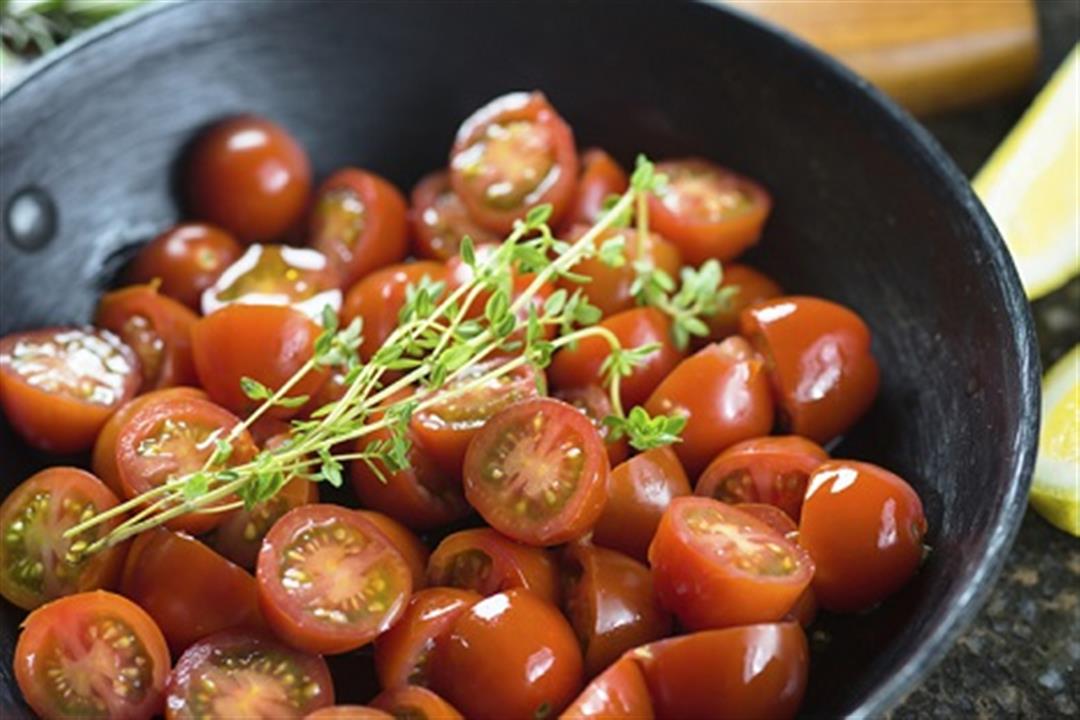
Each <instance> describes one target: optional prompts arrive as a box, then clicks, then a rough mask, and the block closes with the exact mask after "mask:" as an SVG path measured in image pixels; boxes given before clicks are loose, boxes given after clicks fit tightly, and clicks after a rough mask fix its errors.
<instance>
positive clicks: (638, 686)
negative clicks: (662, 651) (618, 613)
mask: <svg viewBox="0 0 1080 720" xmlns="http://www.w3.org/2000/svg"><path fill="white" fill-rule="evenodd" d="M655 717H656V714H655V713H654V712H653V706H652V699H651V698H650V697H649V688H648V686H647V685H646V684H645V676H644V675H642V674H641V668H640V667H639V666H638V664H637V662H636V661H635V660H632V659H631V658H628V657H624V658H622V659H620V660H617V661H616V662H615V663H614V664H613V665H612V666H611V667H609V668H608V669H607V670H605V671H604V672H602V673H600V674H599V675H597V676H596V678H595V679H594V680H593V681H592V682H591V683H589V684H588V686H587V687H586V688H585V690H583V691H582V693H581V694H580V695H578V696H577V699H576V700H574V702H572V703H570V707H568V708H566V710H564V711H563V713H562V715H560V716H559V720H592V719H593V718H596V719H597V720H600V719H601V718H602V719H603V720H623V718H625V720H653V718H655Z"/></svg>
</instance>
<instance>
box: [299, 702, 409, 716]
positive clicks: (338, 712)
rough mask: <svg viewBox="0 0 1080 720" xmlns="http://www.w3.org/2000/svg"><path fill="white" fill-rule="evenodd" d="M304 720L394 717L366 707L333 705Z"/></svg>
mask: <svg viewBox="0 0 1080 720" xmlns="http://www.w3.org/2000/svg"><path fill="white" fill-rule="evenodd" d="M304 720H394V716H393V715H391V714H390V713H388V712H383V711H382V710H379V709H378V708H373V707H368V706H367V705H335V706H334V707H328V708H323V709H321V710H316V711H315V712H313V713H311V714H310V715H308V716H307V717H306V718H304Z"/></svg>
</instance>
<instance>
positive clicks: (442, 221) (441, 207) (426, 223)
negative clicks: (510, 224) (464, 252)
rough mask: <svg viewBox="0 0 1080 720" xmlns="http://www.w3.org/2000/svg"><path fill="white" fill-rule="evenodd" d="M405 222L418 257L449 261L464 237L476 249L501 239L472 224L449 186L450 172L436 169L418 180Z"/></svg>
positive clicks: (459, 200)
mask: <svg viewBox="0 0 1080 720" xmlns="http://www.w3.org/2000/svg"><path fill="white" fill-rule="evenodd" d="M411 200H412V204H411V206H410V208H409V223H410V225H411V227H412V236H413V239H414V240H415V247H414V249H415V251H416V255H417V256H418V257H422V258H430V259H432V260H449V259H450V258H452V257H455V256H457V254H458V250H459V249H460V247H461V238H462V237H463V236H465V235H468V236H469V237H470V238H472V241H473V244H474V245H475V246H476V247H481V246H483V245H491V244H494V243H498V242H500V241H501V240H502V238H501V237H499V236H498V235H496V234H495V233H493V232H491V231H490V230H488V229H487V228H484V227H482V226H480V225H478V224H477V223H475V222H474V221H473V220H472V218H470V217H469V215H468V211H467V210H466V209H465V205H464V204H463V203H462V202H461V198H459V197H458V196H457V195H456V194H455V193H454V190H453V188H451V187H450V173H449V172H448V171H446V170H436V171H435V172H432V173H428V174H427V175H425V176H424V177H422V178H421V179H420V182H418V183H417V184H416V187H414V188H413V191H412V197H411Z"/></svg>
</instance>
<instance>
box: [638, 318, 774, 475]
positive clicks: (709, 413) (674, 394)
mask: <svg viewBox="0 0 1080 720" xmlns="http://www.w3.org/2000/svg"><path fill="white" fill-rule="evenodd" d="M645 409H646V410H648V411H649V413H650V414H651V415H661V414H662V415H684V416H686V418H687V422H686V427H685V428H684V429H683V432H682V441H681V442H678V443H676V444H675V445H673V446H672V447H673V448H674V450H675V454H676V455H678V456H679V460H680V461H682V464H683V467H684V468H686V471H687V472H688V473H689V474H690V476H691V477H696V476H697V475H699V474H700V473H701V471H702V470H704V469H705V466H706V465H708V464H709V461H710V460H712V459H713V458H714V457H716V455H717V453H719V452H721V451H722V450H724V449H726V448H728V447H730V446H732V445H734V444H735V443H737V442H739V441H740V440H746V439H747V438H752V437H757V436H758V435H766V434H768V432H769V431H770V430H771V429H772V426H773V403H772V395H771V393H770V391H769V379H768V377H766V375H765V368H764V363H763V362H762V360H761V358H760V357H758V355H757V354H756V353H755V352H754V349H753V348H752V347H750V343H748V342H746V341H745V340H743V339H742V338H741V337H738V336H735V337H730V338H728V339H727V340H724V341H723V342H721V343H714V344H712V345H707V346H706V347H705V348H704V349H702V350H699V351H698V352H697V353H695V354H694V355H691V356H690V357H689V358H687V359H686V360H683V361H682V362H681V363H679V366H678V367H677V368H675V369H674V370H672V371H671V374H669V375H668V376H667V377H666V378H664V381H663V382H662V383H660V385H659V386H657V388H656V390H654V391H653V394H652V395H651V396H649V400H648V402H646V403H645Z"/></svg>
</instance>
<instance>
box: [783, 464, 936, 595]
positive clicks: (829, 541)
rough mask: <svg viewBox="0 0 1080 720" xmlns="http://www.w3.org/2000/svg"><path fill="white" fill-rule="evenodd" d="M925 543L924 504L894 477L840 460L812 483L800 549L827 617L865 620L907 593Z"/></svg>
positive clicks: (819, 472)
mask: <svg viewBox="0 0 1080 720" xmlns="http://www.w3.org/2000/svg"><path fill="white" fill-rule="evenodd" d="M925 536H926V516H925V515H924V514H923V508H922V502H920V500H919V496H918V495H917V494H916V493H915V491H914V490H913V489H912V488H911V486H910V485H908V484H907V483H906V482H904V480H903V479H902V478H900V477H899V476H897V475H894V474H893V473H891V472H889V471H888V470H885V469H883V468H880V467H877V466H876V465H871V464H870V463H861V462H854V461H851V460H834V461H832V462H828V463H825V464H824V465H822V466H821V467H819V468H818V469H817V471H816V472H815V473H814V474H813V475H811V476H810V485H809V487H808V488H807V490H806V501H805V502H804V503H803V512H802V519H801V520H800V522H799V543H800V544H801V545H802V546H803V547H804V548H806V550H807V552H809V553H810V557H812V558H813V559H814V564H815V565H816V566H817V574H816V575H815V576H814V593H815V595H816V596H817V599H818V602H820V603H821V606H822V607H823V608H825V609H826V610H832V611H834V612H858V611H860V610H865V609H867V608H870V607H872V606H874V605H876V604H877V603H879V602H881V601H882V600H884V599H885V598H887V597H888V596H889V595H892V594H893V593H894V592H896V591H897V590H899V589H900V588H901V587H903V586H904V584H905V583H907V581H908V580H910V579H911V577H912V576H913V575H914V574H915V572H916V571H917V570H918V569H919V563H920V562H921V561H922V557H923V545H922V542H923V538H924V537H925Z"/></svg>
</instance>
